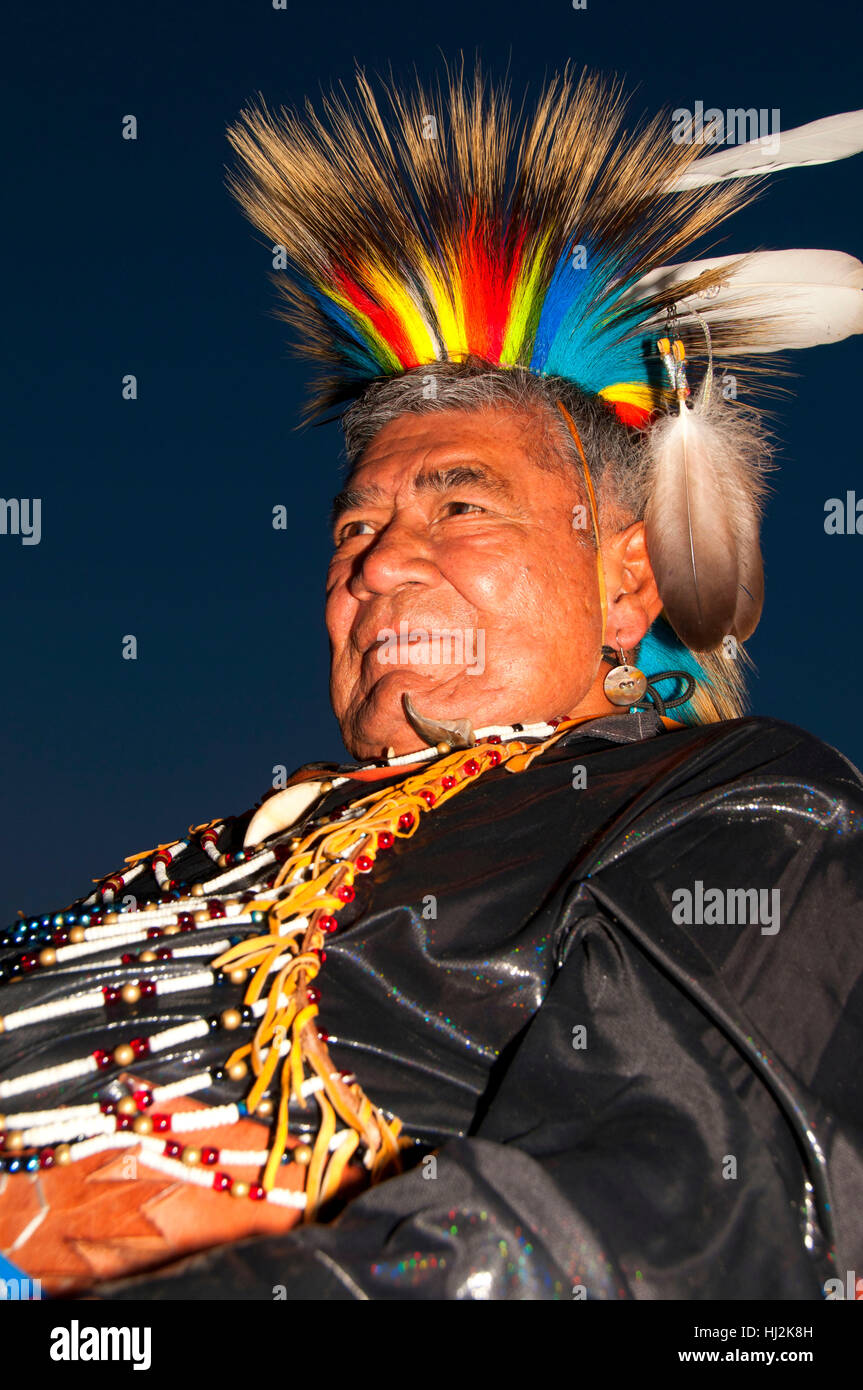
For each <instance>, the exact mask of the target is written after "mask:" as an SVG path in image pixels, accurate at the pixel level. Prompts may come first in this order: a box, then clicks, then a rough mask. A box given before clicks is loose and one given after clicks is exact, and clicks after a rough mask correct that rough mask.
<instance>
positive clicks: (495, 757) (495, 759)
mask: <svg viewBox="0 0 863 1390" xmlns="http://www.w3.org/2000/svg"><path fill="white" fill-rule="evenodd" d="M500 757H501V755H500V753H498V751H497V749H496V748H493V749H492V750H491V752H490V753H489V755H488V763H489V767H497V765H498V763H499V762H500Z"/></svg>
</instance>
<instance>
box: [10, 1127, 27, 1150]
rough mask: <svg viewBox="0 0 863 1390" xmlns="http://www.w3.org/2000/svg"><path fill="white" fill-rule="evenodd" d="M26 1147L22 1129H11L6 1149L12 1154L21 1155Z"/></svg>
mask: <svg viewBox="0 0 863 1390" xmlns="http://www.w3.org/2000/svg"><path fill="white" fill-rule="evenodd" d="M23 1147H24V1135H23V1134H22V1133H21V1131H20V1129H10V1131H9V1133H8V1134H7V1135H6V1148H7V1149H8V1150H9V1152H10V1153H13V1154H17V1153H20V1152H21V1150H22V1149H23Z"/></svg>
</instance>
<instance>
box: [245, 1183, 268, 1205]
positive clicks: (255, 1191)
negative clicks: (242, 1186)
mask: <svg viewBox="0 0 863 1390" xmlns="http://www.w3.org/2000/svg"><path fill="white" fill-rule="evenodd" d="M266 1195H267V1194H266V1192H265V1191H264V1189H263V1188H262V1187H261V1184H260V1183H259V1182H253V1183H252V1184H251V1186H250V1188H249V1196H250V1197H251V1199H252V1201H253V1202H263V1200H264V1198H265V1197H266Z"/></svg>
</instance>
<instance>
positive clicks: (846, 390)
mask: <svg viewBox="0 0 863 1390" xmlns="http://www.w3.org/2000/svg"><path fill="white" fill-rule="evenodd" d="M7 23H8V28H7V40H6V57H7V66H8V70H9V71H8V78H7V98H8V99H7V106H6V112H5V120H4V129H5V132H6V136H7V154H6V172H5V178H4V183H5V191H6V194H7V199H8V202H7V211H6V215H5V217H4V224H3V231H4V233H5V239H6V246H5V253H4V257H3V266H4V271H5V275H4V301H5V303H4V309H5V313H4V319H5V331H4V335H3V336H4V359H5V360H4V371H3V381H4V386H5V409H4V421H5V434H6V439H5V444H4V448H3V469H2V474H0V477H1V478H2V487H0V492H2V495H3V496H4V497H7V498H8V497H19V498H20V497H30V498H33V497H39V498H41V499H42V538H41V542H40V544H39V545H37V546H24V545H22V544H21V543H20V539H19V538H16V537H14V536H9V535H5V536H0V596H2V597H0V622H2V650H3V654H4V658H5V661H4V667H5V670H4V676H3V681H2V694H0V711H2V717H0V740H2V744H0V755H2V772H3V777H2V806H3V820H4V825H3V836H2V843H3V845H4V849H5V854H4V862H3V872H2V879H0V916H2V917H3V918H4V919H7V920H8V919H11V918H12V917H13V916H14V914H15V912H16V910H17V909H18V908H22V909H24V910H25V911H28V912H30V911H36V910H42V909H46V908H50V907H60V906H63V905H64V904H65V903H66V902H68V901H69V900H70V899H71V898H72V897H73V896H75V895H77V894H78V893H79V892H81V891H82V889H83V888H84V887H85V886H86V885H87V883H88V882H89V881H90V879H91V878H93V877H94V876H95V875H97V874H104V873H107V872H108V871H109V870H111V869H113V868H116V867H117V866H118V864H119V863H120V862H121V861H122V859H123V858H124V857H125V856H126V855H128V854H131V853H133V852H134V851H137V850H139V849H145V848H148V847H149V846H150V845H153V844H156V843H157V842H159V841H161V840H166V839H167V840H170V839H174V838H176V837H177V836H178V835H181V834H182V833H183V832H184V831H185V828H186V827H187V826H188V825H189V823H190V822H192V821H202V820H206V819H210V818H211V817H213V816H216V815H223V814H231V813H235V812H241V811H242V810H244V809H245V808H246V807H247V806H249V805H251V804H252V803H253V802H254V801H256V800H257V798H258V797H259V795H260V794H261V793H262V791H263V790H264V789H265V788H266V787H267V786H268V785H269V784H270V781H271V777H272V768H273V766H274V765H276V764H285V765H287V767H288V768H293V767H295V766H297V765H299V764H300V763H303V762H306V761H310V760H317V759H338V758H340V757H342V756H343V749H342V745H341V740H340V737H339V732H338V729H337V726H336V724H335V721H334V719H333V717H332V715H331V713H330V710H329V705H328V698H327V643H326V637H325V634H324V630H323V624H322V586H323V578H324V572H325V568H326V563H327V558H328V537H327V526H326V513H327V507H328V503H329V499H330V498H331V496H332V494H333V493H334V491H336V490H337V482H338V476H339V459H340V437H339V434H338V430H337V427H336V426H335V425H329V426H325V427H323V428H318V429H314V430H311V431H306V432H303V433H300V432H298V431H297V430H296V428H295V426H296V421H297V418H298V411H299V405H300V402H301V399H302V396H303V391H304V383H305V379H306V375H305V370H304V368H303V366H302V364H300V363H299V362H297V361H295V360H294V359H292V358H291V357H290V356H289V355H288V353H287V350H286V346H285V328H284V326H283V325H282V324H280V323H279V322H278V321H277V320H276V319H275V318H274V317H272V314H271V311H272V309H273V307H274V304H275V294H274V291H273V289H272V287H271V284H270V282H269V279H268V269H269V261H268V256H267V253H266V251H265V250H264V248H263V247H262V245H261V244H260V240H259V239H258V238H257V236H256V234H254V233H253V232H252V230H251V228H250V227H249V226H248V224H247V223H246V222H245V221H244V219H243V218H242V216H241V214H240V213H239V211H238V209H237V208H236V206H235V205H234V203H233V201H232V200H231V198H230V197H229V195H228V193H227V191H226V190H225V187H224V166H225V164H226V163H227V162H228V159H229V151H228V146H227V142H226V140H225V136H224V132H225V127H226V126H227V124H228V123H229V122H231V121H232V120H233V119H234V118H235V117H236V114H237V112H238V111H239V110H240V108H241V107H242V106H243V105H244V104H245V103H246V102H247V101H248V100H249V99H250V98H251V97H253V96H254V95H255V93H257V92H261V93H262V94H263V95H264V96H265V98H266V99H267V101H268V103H269V104H270V105H276V106H277V105H280V104H282V103H284V104H288V105H291V104H298V103H301V102H302V101H303V99H304V98H305V97H306V95H311V96H312V97H316V96H317V95H318V92H319V89H320V87H321V86H322V85H329V83H330V82H331V81H333V80H339V79H345V80H346V81H349V80H350V77H351V73H352V71H353V67H354V62H355V60H359V61H360V62H361V63H362V64H364V65H365V66H366V67H367V68H368V69H369V70H370V71H372V72H374V71H379V72H384V71H386V69H387V68H388V67H389V66H390V64H392V67H393V70H394V72H395V73H396V74H405V75H407V74H408V73H409V72H410V70H412V68H413V67H414V66H416V67H417V69H418V70H419V71H420V73H422V74H429V73H431V72H433V71H436V70H437V67H438V64H439V50H440V51H441V52H443V53H444V54H445V55H446V56H447V57H452V56H454V55H455V54H457V52H458V51H459V50H462V49H463V50H464V51H465V52H466V53H467V54H468V55H471V54H472V53H473V52H474V51H478V52H479V53H480V54H481V56H482V58H483V61H484V65H485V67H486V69H487V70H488V71H489V73H500V72H502V71H503V70H504V68H506V67H507V65H508V67H509V71H510V75H511V78H512V81H513V86H514V89H515V90H516V91H518V90H520V89H521V87H522V86H523V84H524V83H525V82H530V83H531V84H532V85H533V87H534V89H535V87H536V85H537V84H538V83H539V82H540V81H541V79H542V77H543V75H544V73H545V72H546V71H547V70H551V69H554V68H555V67H558V66H560V65H561V64H562V62H563V61H564V60H565V59H566V58H567V57H569V58H572V59H573V60H574V61H575V62H576V63H577V64H579V65H580V64H582V63H585V64H588V65H590V66H592V67H596V68H599V69H602V70H605V71H606V72H617V73H619V74H620V75H622V76H625V77H626V78H627V79H628V83H629V85H630V87H631V88H634V87H637V88H638V91H637V93H636V97H635V108H636V109H638V110H647V111H652V110H654V109H655V108H657V107H660V106H663V105H666V104H668V105H671V106H685V107H689V108H693V107H694V104H695V102H696V101H697V100H701V101H703V102H704V104H705V106H717V107H720V108H722V109H725V108H727V107H730V106H735V107H737V106H743V107H750V106H755V107H758V108H761V107H767V108H770V109H772V108H779V110H780V112H781V124H782V128H783V129H788V128H790V127H792V126H795V125H799V124H802V123H803V122H805V121H810V120H814V119H816V118H818V117H821V116H825V115H829V114H832V113H834V112H838V111H845V110H852V109H854V108H855V107H858V106H860V105H861V104H863V103H861V96H860V81H859V71H860V62H859V53H860V38H861V28H863V25H861V20H860V10H859V7H858V6H857V5H856V4H852V3H850V0H849V2H848V3H836V2H835V0H834V3H832V4H831V5H830V6H825V7H822V8H820V9H817V8H813V7H812V6H811V5H808V4H807V5H806V6H805V7H804V6H802V5H801V6H795V5H794V4H788V3H780V0H761V3H759V4H757V5H755V4H751V3H742V0H723V3H722V4H721V5H714V6H708V5H702V6H695V5H690V6H683V7H681V6H674V5H671V6H663V5H657V4H646V3H644V0H588V3H587V9H586V10H582V11H576V10H574V9H573V8H572V5H571V3H570V0H534V2H533V3H532V4H530V5H524V4H514V3H510V2H509V0H495V2H494V3H491V2H490V0H435V3H434V4H421V5H410V6H408V5H405V4H404V0H380V2H379V3H377V4H374V5H363V4H351V5H348V4H342V5H334V4H328V3H322V4H317V5H298V4H296V3H294V0H290V7H289V9H288V10H287V11H279V10H274V9H273V8H272V5H271V3H270V0H230V2H227V0H222V2H221V3H218V2H217V0H211V3H206V4H202V3H198V4H195V3H186V4H181V5H176V3H172V4H167V3H148V4H146V5H144V4H140V5H135V4H131V5H100V4H98V3H92V0H91V3H90V4H88V5H87V6H85V7H79V6H73V5H69V4H62V5H61V4H59V3H56V0H48V2H47V3H42V4H39V5H38V6H36V7H33V9H32V10H31V11H30V13H24V12H23V7H22V10H21V13H19V14H18V16H17V17H16V18H15V19H14V20H12V21H8V22H7ZM129 113H133V114H134V115H136V117H137V119H138V123H139V135H138V139H137V141H135V142H129V141H125V140H123V139H121V120H122V117H123V116H124V115H126V114H129ZM861 173H863V157H860V156H858V157H857V159H855V160H852V161H846V162H845V163H842V164H837V165H832V166H822V167H820V168H813V169H807V170H799V171H792V172H789V173H785V174H781V175H779V176H778V177H777V178H776V179H774V181H773V183H772V185H771V187H770V189H769V191H768V192H767V193H766V194H765V195H764V196H763V197H762V198H761V200H760V202H759V203H758V204H757V205H756V206H755V207H754V208H751V209H748V210H746V211H745V212H744V213H742V214H740V215H739V216H738V217H737V218H736V219H734V220H733V222H731V223H729V224H727V227H726V229H725V230H724V232H723V237H724V239H723V242H722V244H721V245H720V246H719V247H718V248H717V250H718V252H719V253H730V252H737V251H743V250H751V249H755V248H756V247H764V248H779V247H786V246H789V247H790V246H816V247H829V248H835V249H838V250H844V251H848V252H851V253H852V254H854V255H857V256H860V255H861V254H863V236H861V231H860V227H861V192H860V189H861ZM791 365H792V366H793V367H794V369H795V370H796V371H798V372H799V373H800V376H799V378H798V379H797V380H792V381H791V382H790V383H789V384H790V386H791V387H792V389H793V393H794V394H793V395H791V396H789V397H787V398H785V399H784V400H782V401H781V402H780V404H779V405H778V414H777V416H776V419H775V429H776V432H777V435H778V438H779V454H778V461H779V464H780V471H779V472H778V473H777V474H776V475H775V478H774V487H775V493H774V496H773V498H772V501H771V503H770V506H769V509H768V515H767V521H766V525H765V528H764V537H763V539H764V552H765V560H766V571H767V601H766V605H765V610H764V617H763V620H762V623H761V625H760V627H759V629H758V632H757V633H756V635H755V637H754V639H753V640H752V642H751V643H750V651H751V654H752V656H753V657H754V659H755V661H756V662H757V665H758V674H757V677H756V678H755V679H754V680H753V682H752V700H751V705H752V709H753V712H755V713H758V714H769V715H773V716H775V717H778V718H781V719H784V720H788V721H790V722H792V723H795V724H800V725H802V726H803V727H805V728H807V729H809V730H811V731H812V732H813V733H816V734H818V735H819V736H820V737H821V738H823V739H825V740H826V741H827V742H828V743H831V744H833V745H834V746H837V747H839V748H840V749H842V751H843V752H845V753H846V754H847V755H848V756H849V757H851V758H852V759H853V760H854V761H855V762H857V763H858V764H859V763H863V725H861V720H860V714H859V708H860V699H859V690H860V687H861V678H863V659H861V655H860V647H859V641H858V614H859V609H860V604H859V593H860V577H861V557H863V536H826V535H825V533H824V502H825V500H826V498H828V497H831V496H837V495H839V496H844V494H845V492H846V490H847V489H849V488H851V489H853V488H855V487H856V488H857V490H858V492H859V494H860V495H861V497H863V470H861V468H860V444H859V426H858V424H857V419H858V418H859V415H858V412H859V402H860V394H861V387H860V367H861V355H860V343H859V340H848V341H846V342H844V343H841V344H839V345H836V346H833V347H823V348H816V349H811V350H809V351H808V352H805V353H800V354H797V355H795V356H794V357H793V359H792V362H791ZM129 372H133V373H135V374H136V376H137V378H138V390H139V398H138V400H137V401H136V402H134V403H127V402H124V401H123V400H122V399H121V395H120V389H121V388H120V383H121V378H122V377H123V375H124V374H125V373H129ZM278 503H282V504H284V505H286V506H287V507H288V510H289V514H290V525H289V528H288V530H287V531H274V530H273V529H272V525H271V519H272V508H273V506H274V505H276V504H278ZM129 633H132V634H135V636H136V637H137V640H138V659H137V660H136V661H124V660H122V659H121V645H122V639H123V637H124V635H126V634H129Z"/></svg>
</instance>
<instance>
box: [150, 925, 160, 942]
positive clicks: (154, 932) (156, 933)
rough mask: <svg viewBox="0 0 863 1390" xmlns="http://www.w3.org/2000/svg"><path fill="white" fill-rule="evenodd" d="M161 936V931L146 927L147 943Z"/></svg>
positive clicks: (156, 928)
mask: <svg viewBox="0 0 863 1390" xmlns="http://www.w3.org/2000/svg"><path fill="white" fill-rule="evenodd" d="M161 935H162V933H161V931H160V930H159V928H158V927H148V928H147V940H148V941H153V940H154V939H155V938H156V937H157V936H161Z"/></svg>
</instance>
